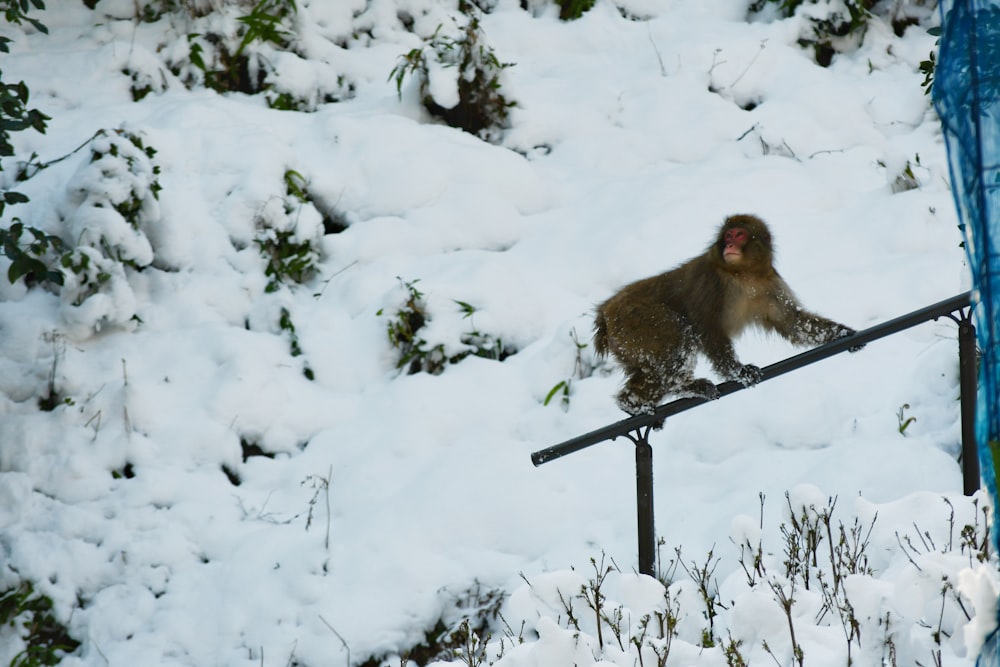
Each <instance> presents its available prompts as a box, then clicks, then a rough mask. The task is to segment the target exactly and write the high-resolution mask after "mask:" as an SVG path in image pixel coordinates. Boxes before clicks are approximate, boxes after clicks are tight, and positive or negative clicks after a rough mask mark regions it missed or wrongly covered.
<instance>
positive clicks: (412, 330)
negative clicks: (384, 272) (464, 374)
mask: <svg viewBox="0 0 1000 667" xmlns="http://www.w3.org/2000/svg"><path fill="white" fill-rule="evenodd" d="M396 280H398V281H399V284H400V285H401V286H402V288H403V290H404V292H405V297H404V300H403V304H402V305H401V306H400V307H399V308H398V309H397V310H396V313H395V315H393V317H392V318H391V319H389V321H388V322H387V323H386V335H387V336H388V337H389V344H390V345H391V346H392V347H394V348H396V350H398V352H399V358H398V360H397V361H396V368H399V369H403V368H405V369H406V370H407V373H408V374H409V375H413V374H414V373H419V372H420V371H425V372H427V373H430V374H431V375H437V374H438V373H441V372H442V371H443V370H444V366H445V363H446V362H447V358H446V356H445V353H444V345H441V344H438V345H435V346H434V347H432V348H430V349H428V348H427V341H426V340H424V339H423V338H422V337H421V336H420V334H419V332H420V330H421V329H422V328H423V327H424V325H425V324H427V321H428V315H427V304H426V303H425V302H424V293H423V292H421V291H420V290H419V289H417V283H418V282H420V279H419V278H418V279H416V280H411V281H409V282H405V281H404V280H403V279H402V278H398V277H397V278H396ZM383 312H384V311H383V309H381V308H380V309H379V311H378V312H377V313H376V315H378V316H382V314H383Z"/></svg>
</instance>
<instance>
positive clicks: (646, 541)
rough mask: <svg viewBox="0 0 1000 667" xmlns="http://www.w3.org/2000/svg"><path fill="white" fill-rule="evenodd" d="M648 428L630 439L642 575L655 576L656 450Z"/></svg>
mask: <svg viewBox="0 0 1000 667" xmlns="http://www.w3.org/2000/svg"><path fill="white" fill-rule="evenodd" d="M649 430H650V429H649V427H648V426H647V427H645V428H643V429H639V430H637V431H636V434H635V436H631V435H630V436H628V437H629V439H631V440H632V442H634V443H635V505H636V519H637V524H638V525H637V528H638V534H639V573H640V574H648V575H649V576H651V577H653V576H656V527H655V523H654V521H653V448H652V447H651V446H650V444H649Z"/></svg>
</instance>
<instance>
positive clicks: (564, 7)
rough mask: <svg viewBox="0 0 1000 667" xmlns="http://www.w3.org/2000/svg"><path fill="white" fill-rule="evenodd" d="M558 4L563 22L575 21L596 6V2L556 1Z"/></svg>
mask: <svg viewBox="0 0 1000 667" xmlns="http://www.w3.org/2000/svg"><path fill="white" fill-rule="evenodd" d="M556 4H557V5H559V18H560V19H562V20H563V21H573V20H576V19H578V18H580V17H581V16H583V15H584V14H585V13H586V12H588V11H590V10H591V9H592V8H593V6H594V0H556Z"/></svg>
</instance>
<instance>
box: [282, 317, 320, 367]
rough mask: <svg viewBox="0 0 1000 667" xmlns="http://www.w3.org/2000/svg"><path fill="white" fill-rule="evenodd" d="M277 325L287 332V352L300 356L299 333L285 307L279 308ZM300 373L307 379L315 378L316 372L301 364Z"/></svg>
mask: <svg viewBox="0 0 1000 667" xmlns="http://www.w3.org/2000/svg"><path fill="white" fill-rule="evenodd" d="M278 327H279V328H280V329H281V330H282V331H284V332H285V333H287V334H288V347H289V350H288V351H289V353H290V354H291V355H292V356H293V357H301V356H302V346H301V345H300V344H299V334H298V332H297V331H296V330H295V323H294V322H292V314H291V313H290V312H288V309H287V308H284V307H283V308H282V309H281V316H280V317H279V318H278ZM302 374H303V375H305V376H306V379H307V380H315V379H316V373H314V372H313V369H312V368H310V367H309V365H308V364H305V365H303V367H302Z"/></svg>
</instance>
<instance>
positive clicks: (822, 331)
mask: <svg viewBox="0 0 1000 667" xmlns="http://www.w3.org/2000/svg"><path fill="white" fill-rule="evenodd" d="M774 303H775V307H774V308H773V310H772V311H771V313H770V314H769V317H768V318H767V319H766V320H765V322H764V325H765V327H766V328H769V329H772V330H774V331H775V332H777V333H778V334H779V335H780V336H781V337H782V338H784V339H785V340H787V341H788V342H790V343H792V344H793V345H798V346H800V347H815V346H817V345H823V344H824V343H829V342H830V341H833V340H837V339H838V338H844V337H845V336H852V335H854V334H855V333H856V332H855V330H854V329H852V328H851V327H849V326H846V325H843V324H840V323H839V322H834V321H833V320H829V319H827V318H825V317H822V316H820V315H817V314H815V313H811V312H809V311H808V310H805V309H803V308H802V307H801V306H799V304H798V302H797V301H796V300H795V298H794V297H793V296H792V295H791V293H790V292H781V293H779V294H777V295H776V297H775V302H774ZM858 349H861V347H860V346H859V347H858ZM852 351H856V350H853V349H852Z"/></svg>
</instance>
